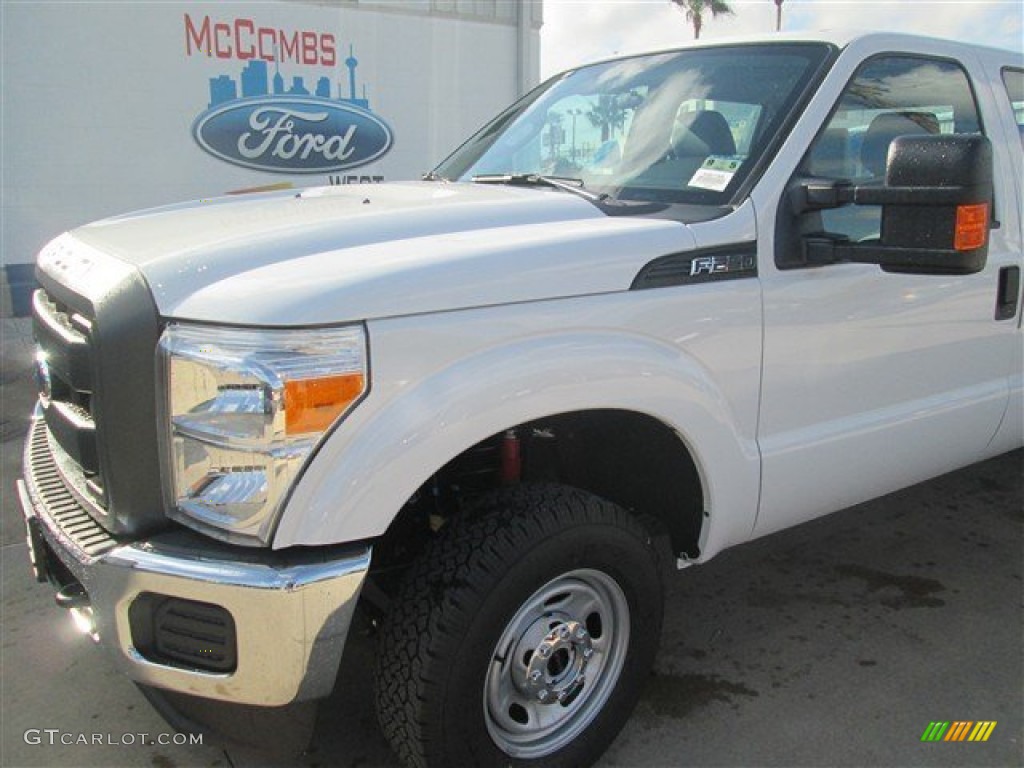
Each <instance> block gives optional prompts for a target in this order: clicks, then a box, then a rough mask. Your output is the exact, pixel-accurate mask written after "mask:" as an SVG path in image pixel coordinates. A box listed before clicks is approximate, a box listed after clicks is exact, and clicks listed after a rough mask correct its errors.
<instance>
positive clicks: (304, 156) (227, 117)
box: [192, 97, 391, 173]
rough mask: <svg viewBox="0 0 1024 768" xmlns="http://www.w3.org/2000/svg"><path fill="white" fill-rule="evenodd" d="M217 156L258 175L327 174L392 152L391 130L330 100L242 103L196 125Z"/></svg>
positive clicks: (216, 111)
mask: <svg viewBox="0 0 1024 768" xmlns="http://www.w3.org/2000/svg"><path fill="white" fill-rule="evenodd" d="M192 135H193V136H194V137H195V140H196V142H198V144H199V146H200V147H202V148H203V149H205V150H206V151H207V152H209V153H210V154H211V155H213V156H214V157H219V158H220V159H221V160H225V161H227V162H229V163H234V164H235V165H241V166H244V167H246V168H254V169H256V170H260V171H274V172H282V173H327V172H332V171H341V170H345V169H346V168H355V167H357V166H360V165H366V164H367V163H371V162H373V161H374V160H376V159H377V158H379V157H381V156H383V155H384V154H385V153H387V151H388V150H389V149H391V130H390V129H389V128H388V126H387V124H386V123H384V121H383V120H381V119H380V118H379V117H377V116H376V115H374V114H373V113H372V112H370V111H369V110H365V109H360V108H359V107H356V106H354V105H351V104H343V103H339V102H335V101H330V100H328V99H318V98H299V97H296V98H291V97H281V98H278V97H264V98H255V99H240V100H238V101H234V102H230V103H228V104H226V105H224V106H219V107H216V108H214V109H210V110H207V111H206V112H204V113H203V114H201V115H200V116H199V118H198V119H197V120H196V122H195V124H194V125H193V126H192Z"/></svg>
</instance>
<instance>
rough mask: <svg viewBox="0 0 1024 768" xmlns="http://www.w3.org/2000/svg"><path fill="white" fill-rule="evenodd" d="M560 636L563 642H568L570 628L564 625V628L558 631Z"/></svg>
mask: <svg viewBox="0 0 1024 768" xmlns="http://www.w3.org/2000/svg"><path fill="white" fill-rule="evenodd" d="M558 636H559V637H560V638H562V639H563V640H568V639H569V628H568V627H566V626H564V625H563V626H562V628H561V629H559V630H558Z"/></svg>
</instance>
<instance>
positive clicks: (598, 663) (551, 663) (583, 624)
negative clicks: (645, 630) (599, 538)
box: [484, 569, 629, 758]
mask: <svg viewBox="0 0 1024 768" xmlns="http://www.w3.org/2000/svg"><path fill="white" fill-rule="evenodd" d="M628 648H629V605H628V604H627V602H626V596H625V595H624V594H623V592H622V589H621V588H620V587H619V585H618V584H616V583H615V581H614V580H613V579H611V578H610V577H609V576H607V575H606V574H604V573H601V572H600V571H594V570H589V569H584V570H578V571H572V572H570V573H567V574H565V575H564V576H560V577H558V578H557V579H554V580H552V581H550V582H548V583H547V584H545V585H544V586H543V587H542V588H541V589H539V590H537V592H536V593H534V594H533V595H532V596H531V597H530V599H529V600H527V601H526V602H525V603H524V604H523V606H522V607H521V608H520V609H519V611H518V612H517V613H516V615H515V616H514V617H513V618H512V620H511V621H510V622H509V623H508V626H506V627H505V631H504V632H503V633H502V635H501V639H500V640H499V641H498V643H497V645H496V646H495V649H494V654H493V659H492V662H491V665H490V669H489V671H488V674H487V678H486V682H485V686H484V718H485V721H486V723H487V730H488V732H489V733H490V735H491V738H492V739H494V742H495V744H496V745H497V746H498V747H499V748H500V749H501V750H502V751H503V752H505V753H506V754H508V755H511V756H515V757H522V758H536V757H544V756H545V755H549V754H551V753H553V752H556V751H558V750H559V749H561V748H562V747H564V746H565V745H567V744H569V743H570V742H571V741H572V740H573V739H575V738H576V736H578V735H579V734H580V733H581V732H582V731H583V729H584V728H586V727H587V726H588V725H589V724H590V722H591V721H592V720H593V719H594V717H595V716H596V715H597V713H598V712H600V711H601V708H602V707H603V706H604V704H605V702H606V701H607V700H608V697H609V695H611V692H612V690H613V689H614V687H615V682H616V681H617V680H618V677H619V673H620V672H621V671H622V665H623V662H624V661H625V658H626V651H627V650H628Z"/></svg>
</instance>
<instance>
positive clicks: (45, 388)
mask: <svg viewBox="0 0 1024 768" xmlns="http://www.w3.org/2000/svg"><path fill="white" fill-rule="evenodd" d="M36 390H37V391H38V392H39V394H40V395H42V396H43V399H44V400H49V399H50V397H51V396H52V394H53V384H52V382H51V381H50V366H49V364H48V363H47V362H46V354H45V353H44V352H43V351H42V350H37V351H36Z"/></svg>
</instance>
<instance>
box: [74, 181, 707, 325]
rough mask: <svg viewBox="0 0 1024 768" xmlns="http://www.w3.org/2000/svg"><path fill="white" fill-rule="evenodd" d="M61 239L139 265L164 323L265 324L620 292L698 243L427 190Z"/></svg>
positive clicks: (371, 190)
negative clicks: (651, 265)
mask: <svg viewBox="0 0 1024 768" xmlns="http://www.w3.org/2000/svg"><path fill="white" fill-rule="evenodd" d="M70 239H71V240H78V241H80V242H82V243H84V244H85V245H86V246H89V247H91V248H93V249H96V250H98V251H100V252H102V253H105V254H108V255H110V256H113V257H115V258H117V259H119V260H122V261H124V262H127V263H129V264H131V265H133V266H135V267H137V268H138V269H139V270H140V271H141V272H142V274H143V276H144V277H145V279H146V280H147V282H148V283H149V285H150V288H151V289H152V291H153V295H154V298H155V301H156V304H157V308H158V309H159V311H160V313H161V315H163V316H164V317H168V318H177V319H181V320H194V321H206V322H218V323H234V324H242V325H271V326H289V325H311V324H328V323H342V322H349V321H358V320H369V319H375V318H380V317H389V316H397V315H409V314H416V313H424V312H438V311H446V310H454V309H462V308H469V307H480V306H488V305H494V304H505V303H510V302H524V301H538V300H545V299H555V298H562V297H569V296H580V295H586V294H594V293H607V292H613V291H621V290H626V289H628V288H629V286H630V284H631V282H632V280H633V278H634V277H635V276H636V274H637V272H638V271H639V270H640V269H641V268H642V267H643V266H644V265H645V264H646V263H647V262H649V261H651V260H652V259H654V258H657V257H658V256H663V255H665V254H668V253H674V252H677V251H685V250H689V249H691V248H693V247H694V238H693V235H692V233H691V232H690V231H689V228H688V227H686V226H684V225H682V224H680V223H678V222H674V221H667V220H659V219H652V218H640V217H635V216H609V215H607V214H606V213H603V212H602V211H601V210H599V209H598V208H597V207H596V206H594V205H593V204H591V203H589V202H587V201H586V200H584V199H582V198H580V197H577V196H575V195H573V194H571V193H567V192H564V191H558V190H547V189H537V188H530V189H525V188H511V187H504V186H490V185H486V186H485V185H481V184H448V183H438V182H409V183H400V184H382V185H374V186H338V187H321V188H315V189H308V190H304V191H302V192H300V193H296V192H295V191H289V192H286V193H271V194H262V195H252V196H246V197H237V198H219V199H212V200H200V201H197V202H193V203H188V204H183V205H176V206H169V207H166V208H158V209H153V210H149V211H142V212H139V213H135V214H129V215H126V216H120V217H116V218H111V219H105V220H103V221H99V222H96V223H95V224H90V225H88V226H85V227H81V228H79V229H77V230H74V231H73V232H71V233H70Z"/></svg>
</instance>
